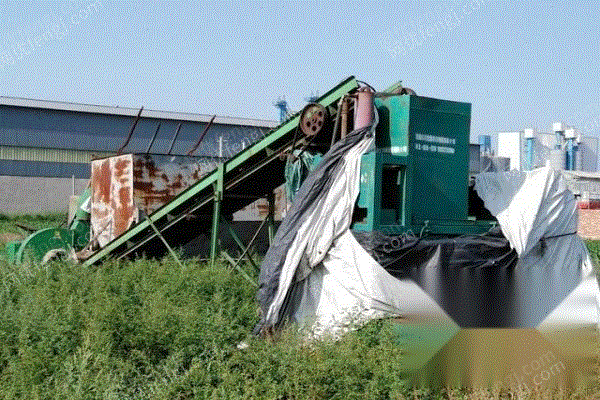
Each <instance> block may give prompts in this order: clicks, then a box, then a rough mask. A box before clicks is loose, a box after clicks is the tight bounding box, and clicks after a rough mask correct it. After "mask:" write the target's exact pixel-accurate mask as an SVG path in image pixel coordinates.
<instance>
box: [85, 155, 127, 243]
mask: <svg viewBox="0 0 600 400" xmlns="http://www.w3.org/2000/svg"><path fill="white" fill-rule="evenodd" d="M90 181H91V188H92V200H91V204H92V205H91V225H92V241H96V242H97V243H98V245H99V246H100V247H104V246H106V244H108V243H109V242H110V241H112V240H113V239H114V238H116V237H117V236H119V235H121V234H122V233H123V232H125V231H127V230H128V229H129V227H130V226H131V225H132V224H134V223H136V222H137V221H138V210H137V208H136V206H135V203H134V200H133V155H131V154H125V155H121V156H115V157H109V158H103V159H99V160H93V161H92V176H91V180H90Z"/></svg>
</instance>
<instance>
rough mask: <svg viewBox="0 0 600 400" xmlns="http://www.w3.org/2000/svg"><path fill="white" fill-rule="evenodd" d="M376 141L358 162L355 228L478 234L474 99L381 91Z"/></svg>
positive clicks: (483, 226)
mask: <svg viewBox="0 0 600 400" xmlns="http://www.w3.org/2000/svg"><path fill="white" fill-rule="evenodd" d="M374 104H375V107H376V109H377V113H378V117H379V123H378V125H377V130H376V133H375V141H376V146H375V148H374V149H373V150H372V151H370V152H368V153H366V154H364V155H363V157H362V163H361V178H360V195H359V199H358V204H357V207H356V208H355V213H354V218H353V222H354V223H353V226H352V229H353V230H355V231H367V232H369V231H381V232H384V233H386V234H391V235H394V234H401V233H404V232H409V231H410V232H413V233H414V234H416V235H419V236H421V235H423V234H442V235H455V234H476V233H483V232H485V231H487V230H488V229H489V228H490V226H491V224H492V223H491V222H489V221H475V218H473V217H469V215H468V205H469V182H468V180H469V169H468V168H469V131H470V124H471V105H470V104H468V103H460V102H454V101H447V100H438V99H432V98H427V97H421V96H416V95H413V94H401V95H396V94H386V93H381V94H377V95H376V98H375V99H374Z"/></svg>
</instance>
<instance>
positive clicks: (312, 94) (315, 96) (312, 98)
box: [304, 92, 319, 103]
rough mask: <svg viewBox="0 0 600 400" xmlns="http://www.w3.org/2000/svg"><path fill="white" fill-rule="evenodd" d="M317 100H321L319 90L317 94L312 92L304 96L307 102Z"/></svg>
mask: <svg viewBox="0 0 600 400" xmlns="http://www.w3.org/2000/svg"><path fill="white" fill-rule="evenodd" d="M317 100H319V92H317V94H314V93H313V92H310V96H308V97H305V98H304V101H306V102H307V103H316V102H317Z"/></svg>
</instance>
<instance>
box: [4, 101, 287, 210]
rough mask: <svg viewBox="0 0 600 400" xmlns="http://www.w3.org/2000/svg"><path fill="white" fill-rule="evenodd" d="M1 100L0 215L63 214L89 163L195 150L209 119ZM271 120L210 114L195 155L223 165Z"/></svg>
mask: <svg viewBox="0 0 600 400" xmlns="http://www.w3.org/2000/svg"><path fill="white" fill-rule="evenodd" d="M139 111H140V110H139V109H134V108H125V107H118V106H117V107H111V106H98V105H87V104H74V103H65V102H55V101H44V100H33V99H22V98H14V97H0V213H2V214H8V215H11V214H35V213H49V212H66V210H67V207H68V204H69V197H70V196H71V195H72V194H78V193H80V192H81V191H82V190H83V188H84V187H85V185H86V184H87V180H88V179H89V177H90V161H91V160H92V159H94V158H99V157H106V156H110V155H113V154H116V153H117V152H118V151H119V149H121V148H122V147H123V145H124V144H126V143H127V145H126V146H125V147H124V148H122V149H121V150H122V152H124V153H148V154H151V155H171V156H182V155H186V154H188V152H189V151H190V150H192V149H194V147H195V145H196V144H197V143H198V139H199V138H200V136H201V135H202V133H203V132H204V130H205V129H206V128H207V125H208V124H209V123H210V121H211V119H212V116H211V115H202V114H192V113H182V112H167V111H155V110H146V109H144V110H143V111H142V113H141V116H140V119H139V121H138V123H137V124H136V126H135V129H134V131H133V132H132V135H131V138H130V140H129V141H128V142H127V138H128V136H129V135H128V134H129V132H130V130H131V127H132V125H133V122H134V121H135V119H136V116H137V115H138V113H139ZM276 125H277V122H275V121H265V120H257V119H247V118H246V119H244V118H232V117H219V116H217V117H215V118H214V120H213V122H212V124H211V126H210V127H209V129H208V131H207V132H206V135H205V136H204V138H203V139H202V141H201V143H200V144H199V145H198V146H197V148H196V149H195V150H194V151H193V155H194V156H195V157H197V158H198V160H199V162H206V163H207V164H210V163H212V164H213V165H214V164H215V163H216V162H219V161H221V160H224V159H226V158H229V157H231V156H232V155H234V154H236V153H237V152H239V151H240V150H242V149H243V148H245V147H246V146H248V145H250V144H252V143H254V142H256V141H257V140H259V139H261V138H262V137H263V136H264V135H265V134H267V132H268V131H269V130H270V129H271V128H273V127H274V126H276Z"/></svg>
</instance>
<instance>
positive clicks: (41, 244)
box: [15, 228, 75, 264]
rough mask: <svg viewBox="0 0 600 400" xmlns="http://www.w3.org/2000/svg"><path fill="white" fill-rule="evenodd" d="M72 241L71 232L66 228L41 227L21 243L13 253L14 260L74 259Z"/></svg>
mask: <svg viewBox="0 0 600 400" xmlns="http://www.w3.org/2000/svg"><path fill="white" fill-rule="evenodd" d="M72 242H73V232H72V231H70V230H68V229H63V228H48V229H42V230H40V231H37V232H35V233H33V234H31V235H30V236H29V237H28V238H27V239H25V241H23V243H21V246H19V250H18V251H17V254H16V255H15V262H16V263H17V264H21V263H29V264H45V263H47V262H48V261H51V260H56V259H72V260H75V251H74V250H73V246H72V245H71V243H72Z"/></svg>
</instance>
